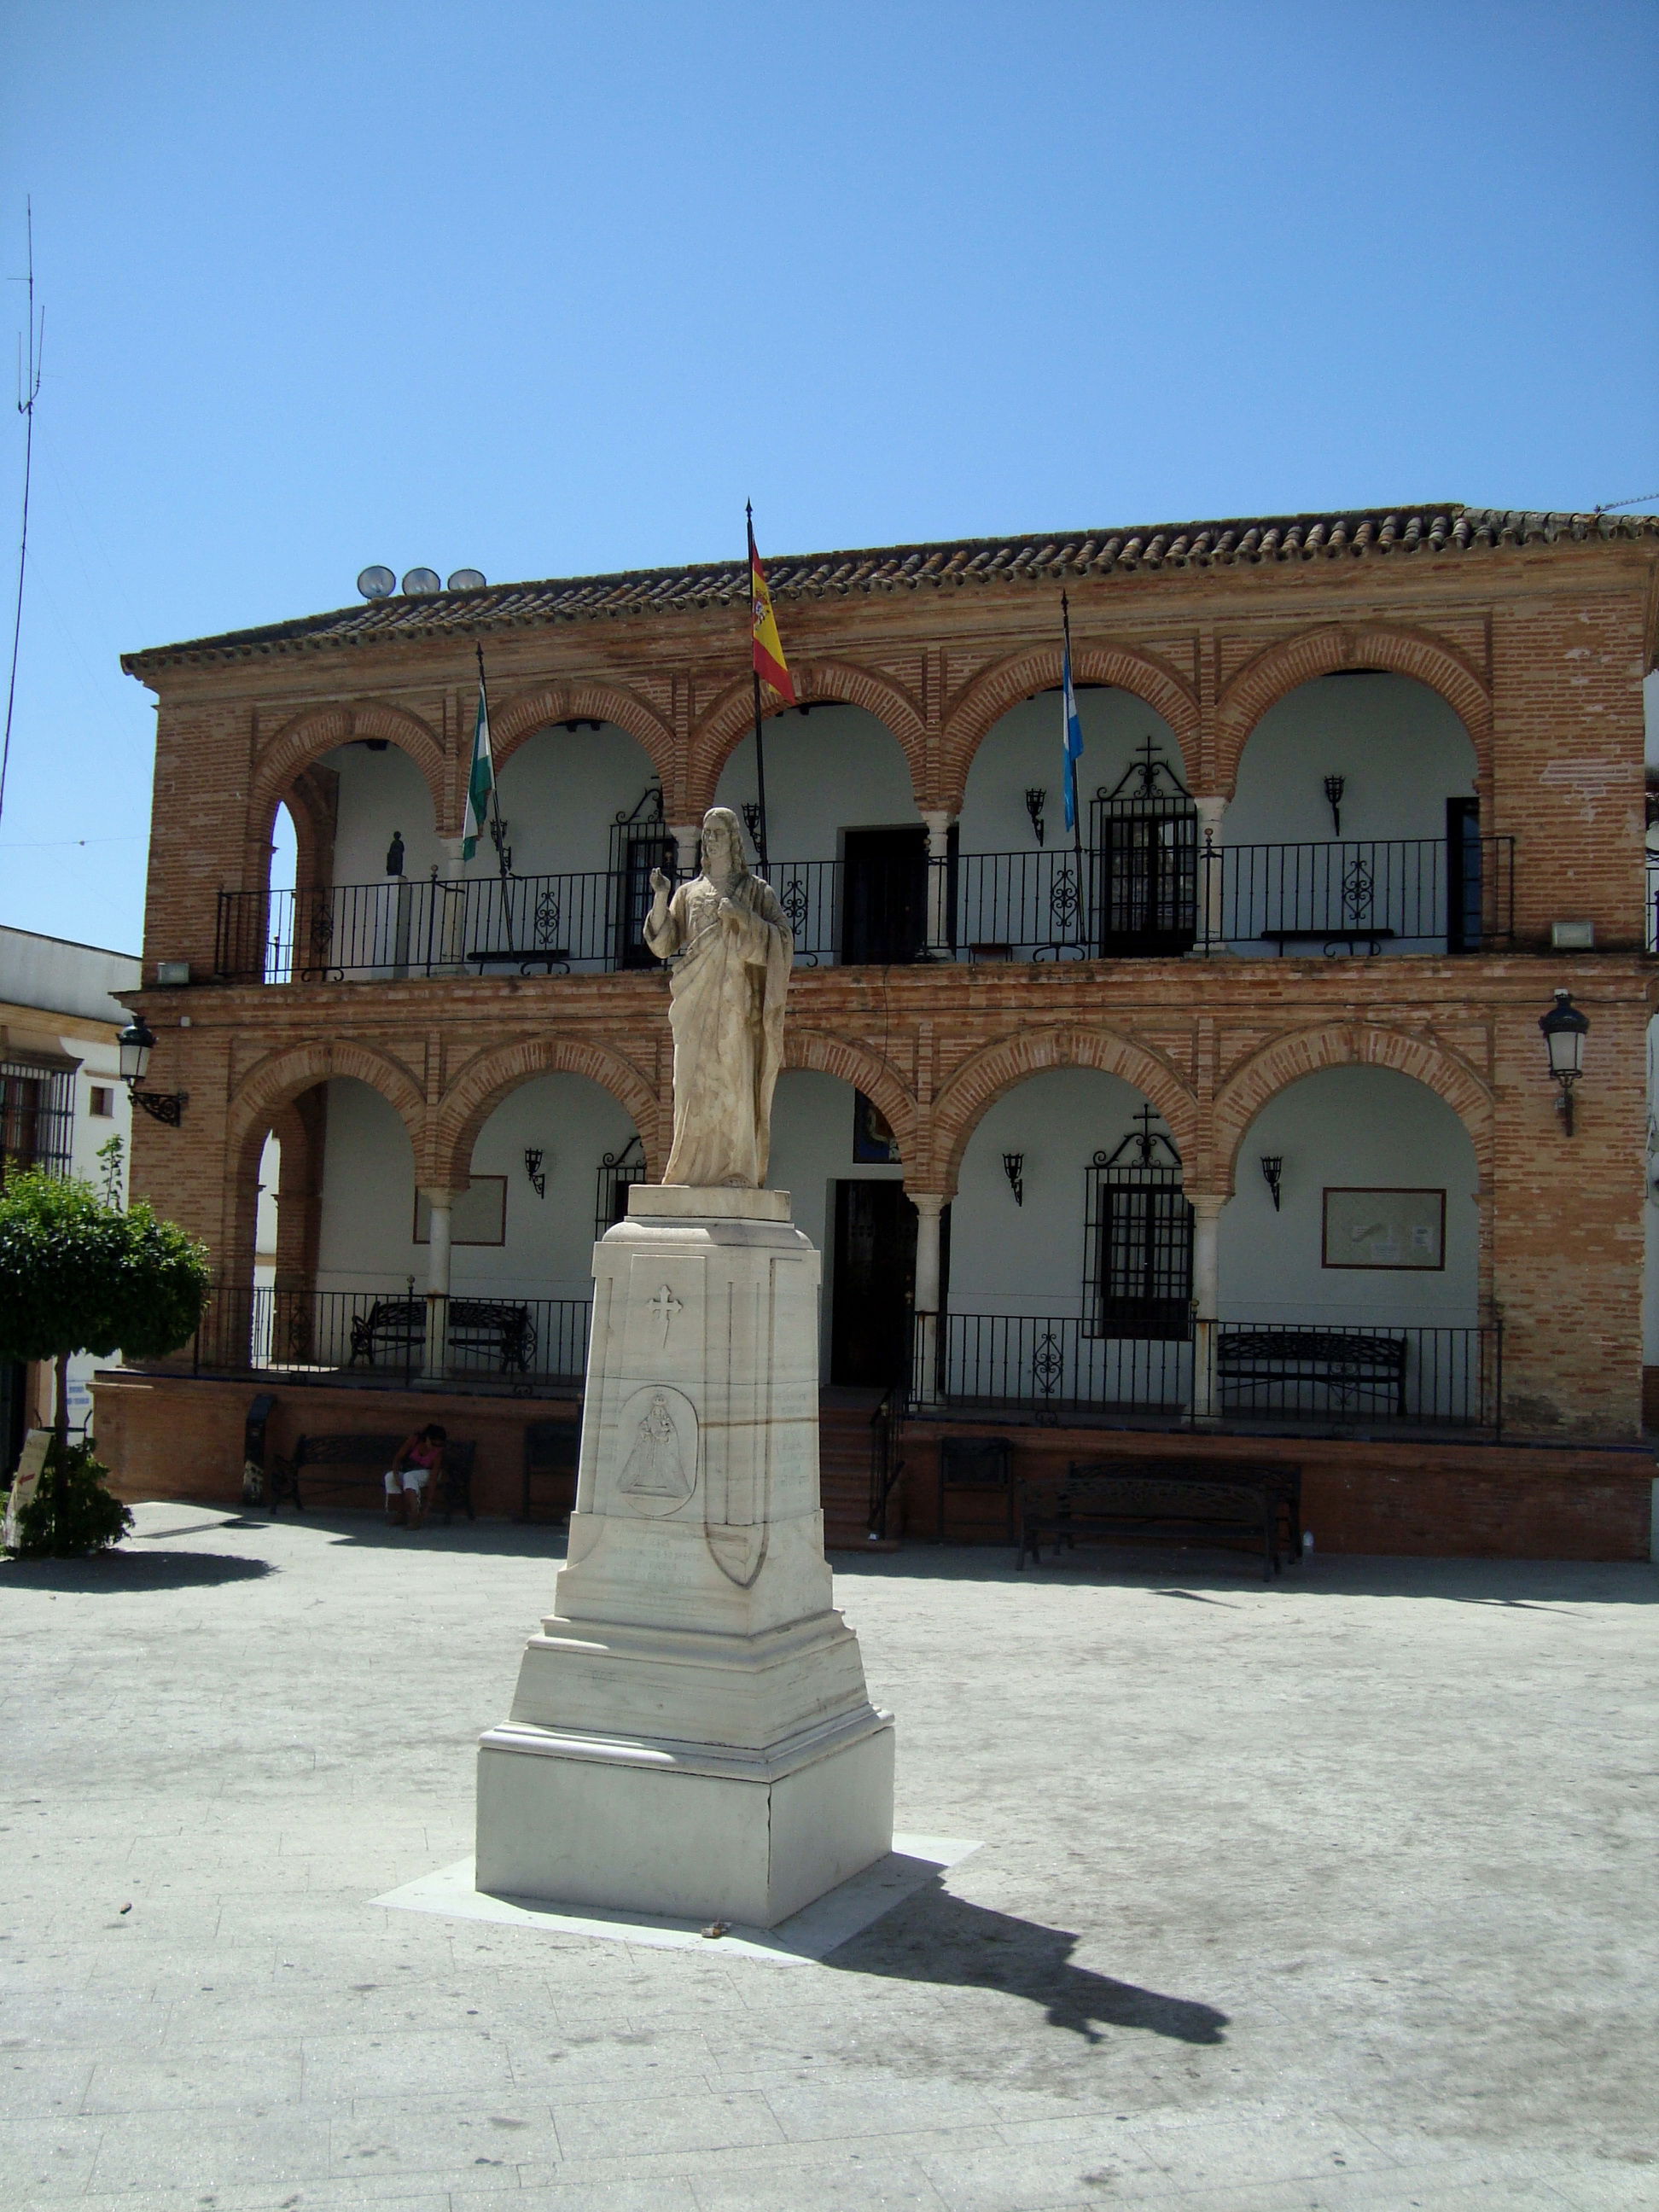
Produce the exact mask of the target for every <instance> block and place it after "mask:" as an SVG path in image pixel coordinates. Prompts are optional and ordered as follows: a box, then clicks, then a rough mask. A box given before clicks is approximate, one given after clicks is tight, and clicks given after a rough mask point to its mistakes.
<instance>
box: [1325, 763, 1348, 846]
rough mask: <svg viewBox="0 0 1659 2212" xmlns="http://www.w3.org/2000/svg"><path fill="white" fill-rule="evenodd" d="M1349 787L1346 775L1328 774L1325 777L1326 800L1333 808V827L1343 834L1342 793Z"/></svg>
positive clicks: (1339, 833) (1336, 831)
mask: <svg viewBox="0 0 1659 2212" xmlns="http://www.w3.org/2000/svg"><path fill="white" fill-rule="evenodd" d="M1347 787H1348V779H1347V778H1346V776H1345V775H1328V776H1327V777H1326V779H1325V801H1326V804H1327V805H1328V806H1329V808H1330V810H1331V828H1332V829H1334V831H1335V833H1336V835H1337V836H1339V837H1340V836H1341V835H1342V794H1343V793H1344V792H1345V791H1346V789H1347Z"/></svg>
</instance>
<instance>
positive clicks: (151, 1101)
mask: <svg viewBox="0 0 1659 2212" xmlns="http://www.w3.org/2000/svg"><path fill="white" fill-rule="evenodd" d="M115 1042H116V1043H117V1044H118V1046H119V1047H120V1048H121V1080H122V1081H123V1082H124V1083H125V1085H126V1086H127V1089H128V1091H130V1092H131V1097H132V1103H133V1104H134V1105H135V1106H142V1107H143V1109H144V1111H145V1113H146V1114H148V1115H150V1116H151V1118H152V1119H153V1120H155V1121H165V1122H166V1123H167V1127H169V1128H170V1129H176V1128H177V1127H178V1126H179V1119H180V1117H181V1116H182V1115H183V1113H184V1110H185V1099H186V1098H188V1097H189V1096H190V1093H189V1092H188V1091H141V1090H139V1088H138V1085H140V1084H141V1083H142V1082H143V1079H144V1078H145V1076H146V1075H148V1074H149V1056H150V1054H151V1053H153V1052H154V1051H155V1031H154V1030H152V1029H151V1028H150V1026H149V1023H148V1022H147V1021H146V1020H145V1019H144V1018H143V1015H142V1014H137V1015H135V1016H134V1018H133V1019H132V1020H131V1021H130V1022H129V1023H128V1024H127V1026H126V1027H125V1029H124V1030H122V1032H121V1034H120V1036H118V1037H117V1038H116V1040H115Z"/></svg>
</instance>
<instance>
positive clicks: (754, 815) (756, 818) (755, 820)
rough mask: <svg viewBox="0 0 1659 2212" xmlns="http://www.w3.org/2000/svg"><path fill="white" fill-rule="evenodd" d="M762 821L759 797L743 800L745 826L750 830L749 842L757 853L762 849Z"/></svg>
mask: <svg viewBox="0 0 1659 2212" xmlns="http://www.w3.org/2000/svg"><path fill="white" fill-rule="evenodd" d="M760 823H761V811H760V801H759V799H744V802H743V826H744V829H746V830H747V831H748V832H749V842H750V844H751V845H752V846H753V847H754V848H755V850H756V851H757V853H758V852H759V850H760Z"/></svg>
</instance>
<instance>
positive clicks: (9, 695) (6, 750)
mask: <svg viewBox="0 0 1659 2212" xmlns="http://www.w3.org/2000/svg"><path fill="white" fill-rule="evenodd" d="M23 209H24V220H25V222H26V224H27V229H28V248H29V273H28V276H27V284H28V293H29V335H28V349H27V357H26V356H25V353H24V347H23V340H22V337H21V335H20V336H19V337H18V341H17V411H18V413H19V414H20V415H21V416H22V418H23V424H24V428H23V528H22V534H21V538H20V540H19V542H18V547H17V606H16V611H15V613H14V614H13V617H12V623H11V680H10V682H9V684H7V686H6V734H5V738H4V741H3V743H0V814H3V813H4V812H5V808H6V770H7V769H8V768H9V766H10V764H11V717H12V710H13V708H15V705H16V703H17V648H18V644H19V641H20V640H21V637H22V634H23V571H24V568H25V567H26V566H27V562H28V557H29V480H30V478H31V477H32V476H33V472H34V403H35V400H36V399H37V398H39V396H40V362H41V356H43V354H44V353H45V351H46V309H45V308H44V307H42V308H41V310H40V315H39V318H38V319H37V317H36V315H35V312H34V203H33V200H32V199H27V200H25V201H24V203H23Z"/></svg>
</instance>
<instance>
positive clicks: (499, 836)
mask: <svg viewBox="0 0 1659 2212" xmlns="http://www.w3.org/2000/svg"><path fill="white" fill-rule="evenodd" d="M473 647H474V650H475V651H476V652H477V656H478V696H479V698H480V699H481V700H482V701H483V712H484V724H485V726H486V727H488V726H489V685H488V684H487V683H486V682H485V681H484V662H483V645H482V643H480V642H479V641H478V640H477V639H476V638H475V639H474V641H473ZM489 813H490V821H491V829H490V842H491V843H492V844H493V845H494V846H495V858H496V860H497V861H498V863H499V864H500V866H501V918H502V920H503V921H505V922H506V924H507V943H508V944H509V945H510V944H511V943H512V942H513V907H512V902H511V895H510V893H509V891H508V890H507V875H508V868H507V862H508V860H509V858H510V855H509V854H508V852H507V838H506V836H505V834H504V833H503V831H502V829H501V784H500V781H499V780H498V779H497V777H496V775H495V738H494V737H493V736H492V738H491V739H490V744H489Z"/></svg>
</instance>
